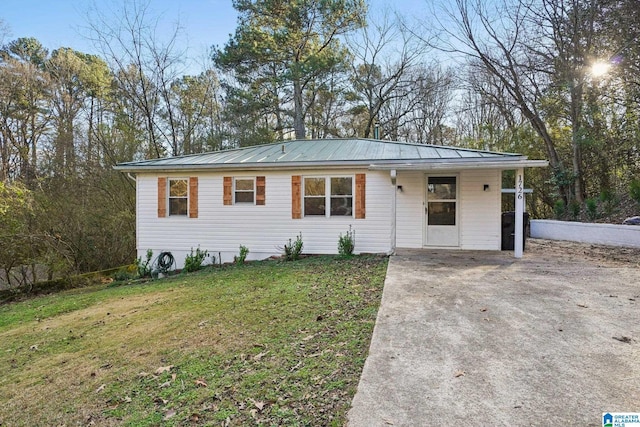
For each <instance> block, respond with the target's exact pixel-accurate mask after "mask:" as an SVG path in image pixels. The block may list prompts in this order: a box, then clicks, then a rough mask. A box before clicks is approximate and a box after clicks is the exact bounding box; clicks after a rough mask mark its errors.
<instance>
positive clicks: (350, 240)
mask: <svg viewBox="0 0 640 427" xmlns="http://www.w3.org/2000/svg"><path fill="white" fill-rule="evenodd" d="M355 247H356V232H355V230H352V229H351V226H349V230H348V231H347V232H346V233H345V234H344V235H343V234H342V233H340V237H338V253H339V254H340V255H342V256H351V255H353V250H354V249H355Z"/></svg>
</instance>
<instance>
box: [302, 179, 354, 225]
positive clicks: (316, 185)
mask: <svg viewBox="0 0 640 427" xmlns="http://www.w3.org/2000/svg"><path fill="white" fill-rule="evenodd" d="M327 206H329V211H328V212H327ZM352 212H353V179H352V178H351V177H331V178H324V177H322V178H320V177H309V178H304V216H352Z"/></svg>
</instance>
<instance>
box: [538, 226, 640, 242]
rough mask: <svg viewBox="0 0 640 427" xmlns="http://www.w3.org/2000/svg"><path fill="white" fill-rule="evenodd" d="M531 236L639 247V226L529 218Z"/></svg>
mask: <svg viewBox="0 0 640 427" xmlns="http://www.w3.org/2000/svg"><path fill="white" fill-rule="evenodd" d="M531 237H533V238H537V239H549V240H568V241H571V242H582V243H594V244H599V245H611V246H625V247H630V248H640V226H638V225H617V224H592V223H586V222H570V221H553V220H548V219H534V220H531Z"/></svg>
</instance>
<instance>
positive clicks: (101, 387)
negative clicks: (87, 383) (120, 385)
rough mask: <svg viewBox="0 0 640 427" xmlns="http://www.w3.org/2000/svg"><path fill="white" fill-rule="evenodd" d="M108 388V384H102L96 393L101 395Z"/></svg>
mask: <svg viewBox="0 0 640 427" xmlns="http://www.w3.org/2000/svg"><path fill="white" fill-rule="evenodd" d="M106 386H107V385H106V384H102V385H101V386H100V387H98V388H97V389H96V393H100V392H101V391H103V390H104V388H105V387H106Z"/></svg>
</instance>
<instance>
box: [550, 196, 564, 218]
mask: <svg viewBox="0 0 640 427" xmlns="http://www.w3.org/2000/svg"><path fill="white" fill-rule="evenodd" d="M566 212H567V210H566V207H565V205H564V201H563V200H556V202H555V203H554V204H553V215H554V216H555V218H556V219H562V218H563V217H564V215H565V213H566Z"/></svg>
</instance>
